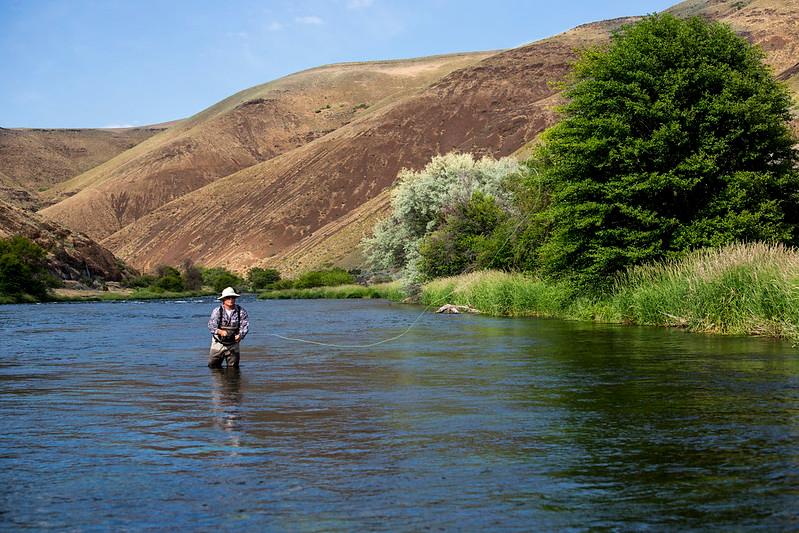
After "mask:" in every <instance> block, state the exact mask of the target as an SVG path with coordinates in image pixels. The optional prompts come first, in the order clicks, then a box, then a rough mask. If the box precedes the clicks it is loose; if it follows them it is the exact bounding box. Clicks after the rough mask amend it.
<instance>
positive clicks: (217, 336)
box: [208, 287, 250, 368]
mask: <svg viewBox="0 0 799 533" xmlns="http://www.w3.org/2000/svg"><path fill="white" fill-rule="evenodd" d="M238 297H239V295H238V294H236V291H234V290H233V287H227V288H226V289H225V290H223V291H222V296H220V297H219V298H217V300H220V301H221V302H222V305H221V306H219V307H217V308H215V309H214V311H213V312H212V313H211V319H210V320H209V321H208V329H209V330H211V334H212V335H213V340H212V341H211V354H210V357H209V358H208V366H209V367H211V368H221V367H222V361H223V360H224V361H226V362H227V366H228V367H237V366H239V342H240V341H241V340H242V339H243V338H244V337H245V336H246V335H247V332H248V331H249V330H250V322H249V320H248V318H247V311H245V310H244V308H243V307H241V306H240V305H238V304H237V303H236V298H238Z"/></svg>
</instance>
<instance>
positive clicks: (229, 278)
mask: <svg viewBox="0 0 799 533" xmlns="http://www.w3.org/2000/svg"><path fill="white" fill-rule="evenodd" d="M243 283H244V280H243V279H242V278H241V276H239V275H237V274H234V273H233V272H228V271H227V270H225V271H224V272H222V273H221V274H219V275H218V276H216V279H214V285H213V286H214V291H215V292H219V293H221V292H222V291H223V290H225V288H226V287H233V289H234V290H238V287H239V286H241V285H242V284H243Z"/></svg>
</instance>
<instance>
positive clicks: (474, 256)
mask: <svg viewBox="0 0 799 533" xmlns="http://www.w3.org/2000/svg"><path fill="white" fill-rule="evenodd" d="M442 216H443V219H444V221H443V223H442V224H441V226H440V227H439V229H437V230H436V231H434V232H432V233H431V234H429V235H428V236H427V237H425V238H424V239H423V240H422V243H421V246H420V249H419V254H420V256H421V261H420V265H419V270H420V271H421V273H422V274H423V275H424V276H427V277H428V278H434V277H440V276H453V275H456V274H461V273H464V272H467V271H471V270H482V269H485V268H490V267H491V266H492V265H494V264H497V265H499V264H503V263H506V262H507V260H505V261H503V260H502V258H500V257H499V254H500V253H502V251H503V250H502V249H500V246H501V245H502V242H501V241H500V239H501V238H502V237H503V236H504V235H505V234H506V233H507V232H506V231H503V232H497V229H498V228H499V227H500V226H501V225H502V224H503V223H504V222H506V220H507V219H508V213H507V211H505V210H504V209H502V207H501V206H500V205H499V204H497V202H496V201H495V200H494V198H492V197H491V196H486V195H485V194H483V193H481V192H480V191H475V192H474V194H473V195H472V198H471V199H470V200H469V201H468V202H466V203H459V204H456V205H455V206H454V207H453V208H451V210H450V212H446V211H445V212H444V213H443V214H442ZM505 251H506V253H507V249H506V250H505ZM505 259H507V258H505Z"/></svg>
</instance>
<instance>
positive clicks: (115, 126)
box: [100, 120, 139, 130]
mask: <svg viewBox="0 0 799 533" xmlns="http://www.w3.org/2000/svg"><path fill="white" fill-rule="evenodd" d="M138 122H139V121H138V120H137V121H136V123H137V124H138ZM135 127H136V125H135V124H109V125H108V126H103V127H102V128H100V129H104V130H106V129H107V130H119V129H123V128H135Z"/></svg>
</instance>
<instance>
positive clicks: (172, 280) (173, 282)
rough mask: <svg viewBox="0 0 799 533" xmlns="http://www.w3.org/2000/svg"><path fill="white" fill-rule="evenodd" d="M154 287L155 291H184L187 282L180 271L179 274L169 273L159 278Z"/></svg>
mask: <svg viewBox="0 0 799 533" xmlns="http://www.w3.org/2000/svg"><path fill="white" fill-rule="evenodd" d="M152 289H153V290H154V291H155V292H183V291H185V290H186V282H185V280H184V278H183V276H182V275H180V273H178V274H177V275H175V274H168V275H166V276H164V277H162V278H158V281H156V282H155V284H154V285H153V286H152Z"/></svg>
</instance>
